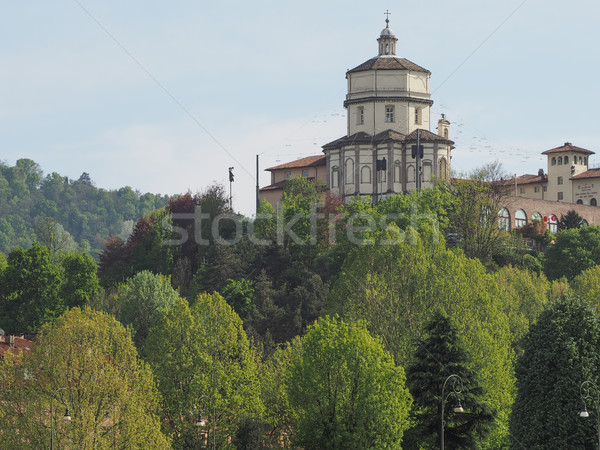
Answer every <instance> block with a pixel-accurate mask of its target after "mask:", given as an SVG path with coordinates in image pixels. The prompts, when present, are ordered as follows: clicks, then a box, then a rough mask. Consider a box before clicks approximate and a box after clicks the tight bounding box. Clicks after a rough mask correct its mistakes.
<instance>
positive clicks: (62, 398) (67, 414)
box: [50, 388, 73, 450]
mask: <svg viewBox="0 0 600 450" xmlns="http://www.w3.org/2000/svg"><path fill="white" fill-rule="evenodd" d="M59 392H60V401H61V403H62V404H63V405H64V406H65V415H64V416H63V420H64V421H66V422H69V421H70V420H71V413H70V412H69V405H71V404H72V403H73V398H72V397H71V391H69V390H68V389H67V388H58V389H57V390H55V391H54V393H53V394H52V397H51V398H50V450H54V397H56V394H58V393H59ZM65 392H66V393H67V394H69V395H68V397H69V399H68V401H67V400H66V399H65Z"/></svg>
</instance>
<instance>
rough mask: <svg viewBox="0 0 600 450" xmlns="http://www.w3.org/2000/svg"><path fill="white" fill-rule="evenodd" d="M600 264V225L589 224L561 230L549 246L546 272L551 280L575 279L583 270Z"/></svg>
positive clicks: (545, 263) (545, 264) (545, 265)
mask: <svg viewBox="0 0 600 450" xmlns="http://www.w3.org/2000/svg"><path fill="white" fill-rule="evenodd" d="M597 264H600V227H598V226H589V227H583V228H571V229H568V230H564V231H560V232H559V233H558V234H557V235H556V242H555V243H554V245H551V246H550V247H548V250H547V252H546V259H545V261H544V272H545V273H546V276H547V277H548V279H550V280H556V279H558V278H560V277H563V276H564V277H567V278H568V279H569V280H571V279H573V278H574V277H575V276H577V275H578V274H579V273H581V272H582V271H584V270H586V269H589V268H590V267H593V266H595V265H597Z"/></svg>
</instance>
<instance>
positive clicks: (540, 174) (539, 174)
mask: <svg viewBox="0 0 600 450" xmlns="http://www.w3.org/2000/svg"><path fill="white" fill-rule="evenodd" d="M543 176H544V169H540V170H538V177H543Z"/></svg>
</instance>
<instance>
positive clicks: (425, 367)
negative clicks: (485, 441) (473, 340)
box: [406, 312, 494, 449]
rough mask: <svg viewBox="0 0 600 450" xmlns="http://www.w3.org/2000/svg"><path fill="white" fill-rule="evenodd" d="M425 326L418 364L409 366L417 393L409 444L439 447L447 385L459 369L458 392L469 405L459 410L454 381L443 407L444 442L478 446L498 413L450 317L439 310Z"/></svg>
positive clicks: (409, 379) (454, 445) (408, 374)
mask: <svg viewBox="0 0 600 450" xmlns="http://www.w3.org/2000/svg"><path fill="white" fill-rule="evenodd" d="M426 331H427V334H428V337H427V339H426V340H425V341H424V342H423V343H422V344H421V345H420V346H419V348H418V350H417V351H416V354H415V362H414V364H412V365H411V366H409V367H408V368H407V371H406V377H407V384H408V387H409V390H410V392H411V394H412V396H413V398H414V404H413V419H414V421H415V425H414V426H413V427H412V428H411V429H410V430H409V431H408V432H407V435H406V441H407V443H408V447H410V448H419V446H421V447H425V448H435V447H436V446H437V445H438V443H439V442H440V431H441V428H440V425H441V401H442V398H441V395H442V387H443V385H444V382H445V381H446V379H447V378H448V377H449V376H450V375H458V376H459V377H460V378H461V379H462V383H463V388H462V392H461V393H460V394H459V397H460V399H461V402H462V404H463V407H464V410H465V411H464V412H463V413H456V412H454V408H453V405H454V404H455V400H454V399H453V398H452V394H451V393H452V384H451V383H449V384H448V385H447V386H446V391H445V394H444V396H447V395H448V394H449V393H450V394H451V395H450V396H449V397H448V401H446V404H445V411H444V422H445V429H444V432H445V434H444V436H445V444H446V445H445V446H446V448H448V449H455V448H469V449H476V448H479V447H480V446H479V442H480V441H481V439H482V438H484V437H485V436H486V435H487V434H488V433H489V431H490V430H491V425H492V422H493V420H494V415H493V413H492V411H491V410H490V408H489V407H488V406H487V405H486V404H485V403H484V402H483V401H482V400H481V398H482V396H483V390H482V388H481V387H479V386H478V385H477V375H476V374H475V373H474V372H473V371H472V370H471V369H470V368H469V361H468V357H467V354H466V351H465V349H464V347H463V344H462V342H461V341H460V337H459V335H458V330H457V329H456V327H455V326H454V324H453V323H452V321H451V320H450V318H449V317H447V316H445V315H444V314H442V313H440V312H438V313H436V314H435V315H434V317H433V319H432V320H431V322H429V324H428V325H427V329H426ZM457 388H458V386H457Z"/></svg>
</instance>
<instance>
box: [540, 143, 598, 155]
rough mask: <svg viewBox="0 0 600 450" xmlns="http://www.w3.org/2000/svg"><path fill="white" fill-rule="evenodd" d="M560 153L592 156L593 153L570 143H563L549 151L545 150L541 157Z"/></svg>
mask: <svg viewBox="0 0 600 450" xmlns="http://www.w3.org/2000/svg"><path fill="white" fill-rule="evenodd" d="M560 152H579V153H585V154H588V155H593V154H594V152H593V151H591V150H587V149H585V148H581V147H576V146H574V145H573V144H571V143H570V142H565V144H564V145H563V146H561V147H556V148H552V149H550V150H546V151H545V152H542V155H550V154H552V153H560Z"/></svg>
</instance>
